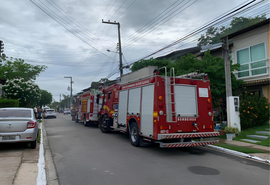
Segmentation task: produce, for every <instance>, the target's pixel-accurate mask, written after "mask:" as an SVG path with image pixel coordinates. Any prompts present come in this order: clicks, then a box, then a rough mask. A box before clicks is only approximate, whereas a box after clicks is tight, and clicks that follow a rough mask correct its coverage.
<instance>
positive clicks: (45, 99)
mask: <svg viewBox="0 0 270 185" xmlns="http://www.w3.org/2000/svg"><path fill="white" fill-rule="evenodd" d="M40 92H41V99H40V101H39V104H38V105H39V106H40V107H42V106H45V105H49V104H50V103H51V102H52V94H51V93H49V92H48V91H46V90H42V89H41V90H40Z"/></svg>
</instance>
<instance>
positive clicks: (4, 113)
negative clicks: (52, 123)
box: [0, 109, 31, 118]
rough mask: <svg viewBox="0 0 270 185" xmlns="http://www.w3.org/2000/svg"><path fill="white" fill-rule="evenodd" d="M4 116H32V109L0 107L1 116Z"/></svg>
mask: <svg viewBox="0 0 270 185" xmlns="http://www.w3.org/2000/svg"><path fill="white" fill-rule="evenodd" d="M4 117H24V118H30V117H31V110H13V109H0V118H4Z"/></svg>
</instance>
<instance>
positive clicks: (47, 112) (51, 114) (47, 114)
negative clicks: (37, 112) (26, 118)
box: [43, 109, 56, 118]
mask: <svg viewBox="0 0 270 185" xmlns="http://www.w3.org/2000/svg"><path fill="white" fill-rule="evenodd" d="M48 117H53V118H56V112H55V110H54V109H46V110H44V112H43V118H48Z"/></svg>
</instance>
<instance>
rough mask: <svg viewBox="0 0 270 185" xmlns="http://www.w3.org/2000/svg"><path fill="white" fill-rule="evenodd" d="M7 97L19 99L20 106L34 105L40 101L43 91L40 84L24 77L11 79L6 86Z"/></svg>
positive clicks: (4, 88)
mask: <svg viewBox="0 0 270 185" xmlns="http://www.w3.org/2000/svg"><path fill="white" fill-rule="evenodd" d="M3 90H4V92H5V97H6V98H8V99H15V100H19V104H20V107H33V106H35V105H37V104H38V103H39V100H40V98H41V93H40V89H39V87H38V85H36V84H35V83H34V82H33V81H31V80H28V81H25V80H24V79H23V78H18V79H13V80H9V81H8V82H7V83H6V84H5V85H4V86H3Z"/></svg>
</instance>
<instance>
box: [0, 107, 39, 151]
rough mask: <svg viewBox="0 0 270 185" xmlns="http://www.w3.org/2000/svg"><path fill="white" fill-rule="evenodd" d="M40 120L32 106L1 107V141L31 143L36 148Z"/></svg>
mask: <svg viewBox="0 0 270 185" xmlns="http://www.w3.org/2000/svg"><path fill="white" fill-rule="evenodd" d="M37 137H38V122H37V120H36V117H35V113H34V110H33V109H32V108H19V107H11V108H0V143H17V142H27V143H30V148H32V149H35V148H36V145H37Z"/></svg>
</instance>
